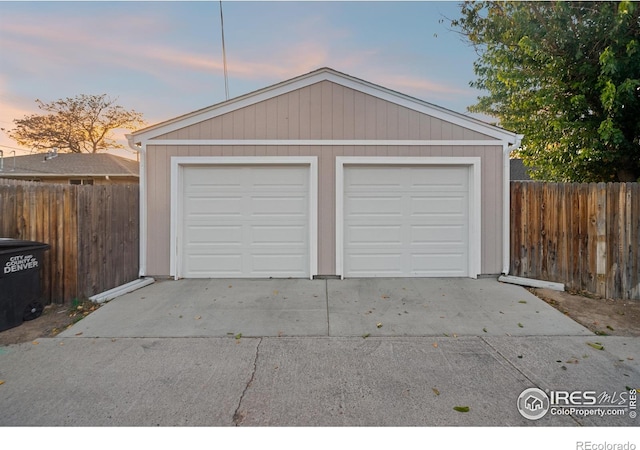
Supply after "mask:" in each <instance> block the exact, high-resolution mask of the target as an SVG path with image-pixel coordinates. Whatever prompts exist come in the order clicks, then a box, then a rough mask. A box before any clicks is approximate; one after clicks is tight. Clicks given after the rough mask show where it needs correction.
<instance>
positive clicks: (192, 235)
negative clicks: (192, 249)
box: [187, 225, 242, 246]
mask: <svg viewBox="0 0 640 450" xmlns="http://www.w3.org/2000/svg"><path fill="white" fill-rule="evenodd" d="M187 235H188V236H189V241H188V242H187V245H188V246H193V245H235V246H238V245H242V227H241V226H239V225H203V226H198V225H191V226H190V227H189V229H188V230H187Z"/></svg>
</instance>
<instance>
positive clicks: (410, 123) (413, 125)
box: [405, 109, 420, 139]
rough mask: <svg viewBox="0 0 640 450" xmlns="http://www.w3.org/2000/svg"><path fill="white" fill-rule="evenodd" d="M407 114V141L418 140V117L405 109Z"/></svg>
mask: <svg viewBox="0 0 640 450" xmlns="http://www.w3.org/2000/svg"><path fill="white" fill-rule="evenodd" d="M405 111H406V112H407V132H408V136H407V139H420V116H419V115H418V114H415V112H414V111H410V110H408V109H405Z"/></svg>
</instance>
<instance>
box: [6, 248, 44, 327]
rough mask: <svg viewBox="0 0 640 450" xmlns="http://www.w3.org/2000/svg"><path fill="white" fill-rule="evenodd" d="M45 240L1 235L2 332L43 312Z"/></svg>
mask: <svg viewBox="0 0 640 450" xmlns="http://www.w3.org/2000/svg"><path fill="white" fill-rule="evenodd" d="M49 248H51V246H50V245H49V244H44V243H42V242H35V241H23V240H19V239H8V238H0V331H3V330H7V329H9V328H13V327H17V326H18V325H20V324H22V322H23V321H24V320H31V319H35V318H36V317H39V316H40V314H42V310H43V309H44V305H43V304H42V280H41V279H40V269H41V268H42V265H43V256H44V251H45V250H49Z"/></svg>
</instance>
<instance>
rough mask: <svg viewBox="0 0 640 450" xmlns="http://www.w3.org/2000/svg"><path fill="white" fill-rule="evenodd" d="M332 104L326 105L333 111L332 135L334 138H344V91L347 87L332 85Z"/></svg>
mask: <svg viewBox="0 0 640 450" xmlns="http://www.w3.org/2000/svg"><path fill="white" fill-rule="evenodd" d="M332 86H333V89H332V91H331V104H330V105H326V106H325V105H324V104H323V108H327V109H329V110H330V111H331V135H332V139H344V138H345V137H344V136H345V123H344V121H345V113H344V106H345V105H344V91H345V88H343V87H342V86H339V85H332Z"/></svg>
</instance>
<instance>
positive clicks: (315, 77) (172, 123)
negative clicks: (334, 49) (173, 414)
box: [127, 67, 522, 148]
mask: <svg viewBox="0 0 640 450" xmlns="http://www.w3.org/2000/svg"><path fill="white" fill-rule="evenodd" d="M322 81H330V82H333V83H336V84H339V85H341V86H344V87H348V88H351V89H354V90H356V91H360V92H364V93H366V94H369V95H372V96H374V97H377V98H380V99H383V100H387V101H390V102H392V103H396V104H398V105H401V106H405V107H407V108H410V109H413V110H415V111H419V112H422V113H425V114H428V115H430V116H432V117H436V118H438V119H442V120H444V121H447V122H450V123H453V124H457V125H460V126H463V127H465V128H467V129H470V130H473V131H477V132H479V133H482V134H485V135H486V136H489V137H491V138H494V139H497V140H500V141H503V142H506V143H509V144H516V146H518V145H519V142H520V140H521V138H522V136H520V135H518V134H516V133H513V132H511V131H508V130H505V129H503V128H500V127H497V126H495V125H490V124H488V123H486V122H483V121H481V120H478V119H475V118H473V117H469V116H466V115H464V114H460V113H457V112H454V111H451V110H448V109H446V108H442V107H440V106H437V105H434V104H432V103H428V102H425V101H423V100H420V99H417V98H414V97H411V96H408V95H406V94H402V93H400V92H396V91H394V90H391V89H388V88H385V87H383V86H379V85H377V84H373V83H370V82H368V81H365V80H361V79H359V78H355V77H353V76H351V75H347V74H344V73H342V72H338V71H336V70H333V69H331V68H328V67H324V68H321V69H318V70H315V71H313V72H310V73H307V74H304V75H300V76H298V77H295V78H292V79H290V80H287V81H283V82H281V83H277V84H274V85H272V86H268V87H266V88H263V89H260V90H257V91H254V92H250V93H248V94H245V95H242V96H240V97H236V98H233V99H230V100H227V101H224V102H221V103H217V104H215V105H212V106H209V107H207V108H203V109H200V110H197V111H194V112H191V113H188V114H185V115H182V116H179V117H175V118H173V119H170V120H167V121H165V122H161V123H159V124H156V125H152V126H149V127H146V128H143V129H141V130H138V131H135V132H133V133H131V134H129V135H127V138H128V139H129V145H130V146H131V147H132V148H134V144H140V143H142V142H143V141H146V140H148V139H153V138H157V137H158V136H162V135H163V134H166V133H170V132H172V131H175V130H178V129H181V128H184V127H186V126H189V125H193V124H195V123H198V122H202V121H204V120H207V119H211V118H213V117H217V116H221V115H223V114H226V113H229V112H231V111H235V110H238V109H240V108H244V107H246V106H248V105H252V104H256V103H258V102H261V101H264V100H268V99H271V98H274V97H277V96H279V95H282V94H286V93H288V92H292V91H294V90H297V89H301V88H303V87H307V86H310V85H312V84H316V83H320V82H322Z"/></svg>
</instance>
